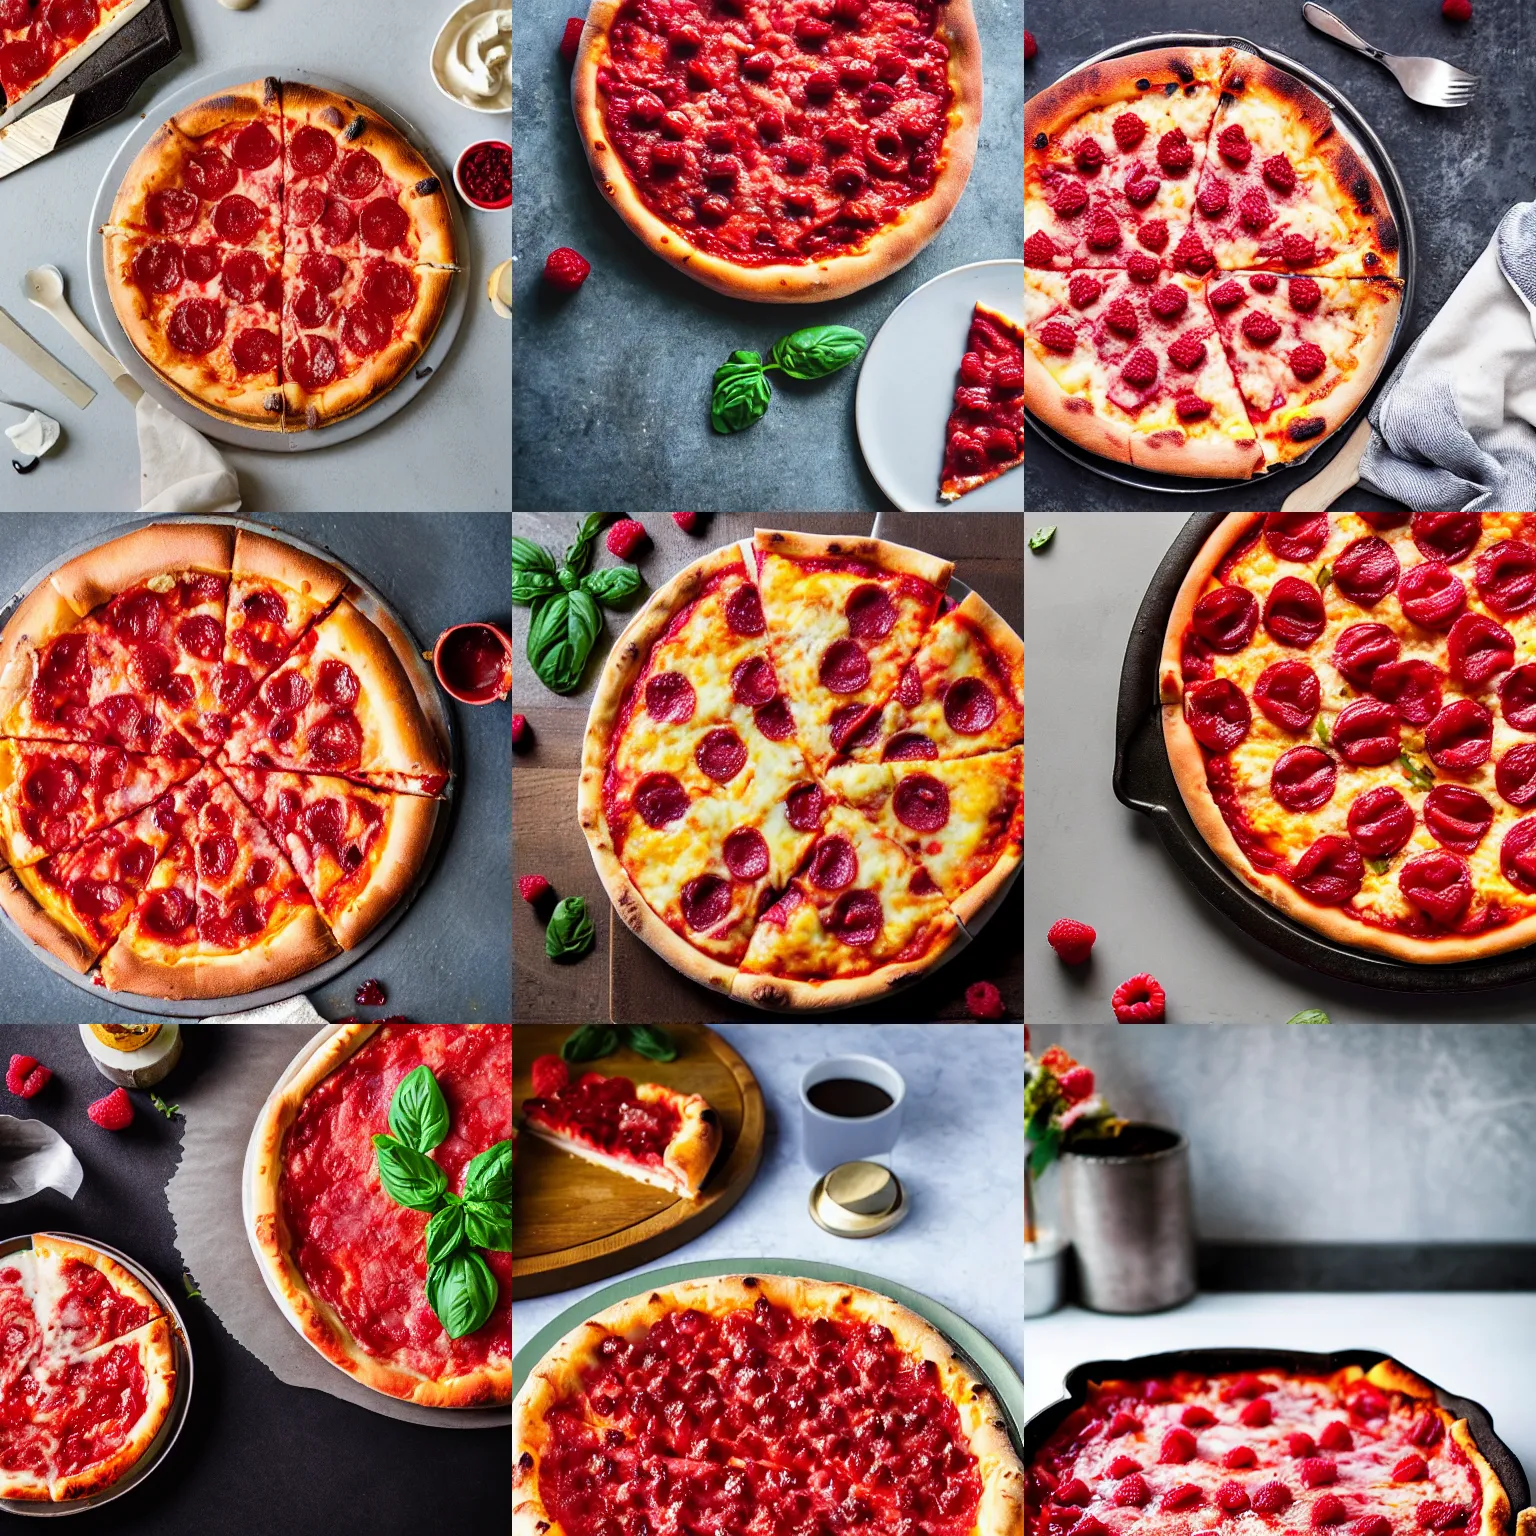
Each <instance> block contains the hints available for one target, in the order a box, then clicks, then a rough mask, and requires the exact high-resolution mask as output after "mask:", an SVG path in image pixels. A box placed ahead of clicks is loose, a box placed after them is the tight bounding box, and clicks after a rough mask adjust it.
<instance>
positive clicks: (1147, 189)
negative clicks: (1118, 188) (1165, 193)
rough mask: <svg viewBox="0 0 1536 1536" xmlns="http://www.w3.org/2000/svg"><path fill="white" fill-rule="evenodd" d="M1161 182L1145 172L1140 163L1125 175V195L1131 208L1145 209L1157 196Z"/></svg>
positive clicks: (1148, 172)
mask: <svg viewBox="0 0 1536 1536" xmlns="http://www.w3.org/2000/svg"><path fill="white" fill-rule="evenodd" d="M1160 186H1162V182H1161V181H1159V180H1158V179H1157V177H1156V176H1154V175H1152V173H1151V172H1150V171H1148V170H1146V169H1145V168H1144V167H1143V166H1142V164H1141V162H1140V161H1137V163H1136V164H1135V165H1134V166H1132V167H1131V169H1130V171H1128V172H1127V173H1126V178H1125V195H1126V199H1127V200H1128V201H1129V202H1130V204H1131V206H1132V207H1133V208H1145V207H1146V206H1147V204H1148V203H1150V202H1151V201H1152V199H1153V198H1154V197H1156V196H1157V189H1158V188H1159V187H1160Z"/></svg>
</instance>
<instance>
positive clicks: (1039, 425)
mask: <svg viewBox="0 0 1536 1536" xmlns="http://www.w3.org/2000/svg"><path fill="white" fill-rule="evenodd" d="M1180 46H1190V47H1199V48H1241V49H1243V50H1244V51H1245V52H1247V53H1252V54H1257V55H1258V57H1259V58H1261V59H1264V60H1266V61H1267V62H1268V63H1270V64H1273V65H1274V66H1275V67H1276V68H1277V69H1283V70H1285V71H1287V72H1288V73H1289V74H1292V75H1295V76H1296V77H1297V78H1298V79H1299V80H1303V81H1305V82H1306V84H1307V85H1309V86H1310V87H1311V88H1312V89H1313V90H1314V91H1316V92H1317V94H1318V95H1319V96H1321V97H1322V98H1323V100H1324V101H1325V102H1327V103H1328V106H1329V108H1330V109H1331V111H1332V112H1333V120H1334V126H1335V127H1336V128H1337V129H1338V130H1339V132H1340V133H1341V134H1342V135H1343V136H1344V138H1345V139H1346V140H1347V141H1348V143H1349V144H1350V146H1351V148H1353V149H1354V150H1355V152H1356V153H1357V154H1358V155H1359V156H1360V158H1361V159H1362V160H1364V161H1365V163H1366V164H1367V165H1368V166H1369V167H1370V168H1371V169H1372V170H1373V171H1374V172H1375V173H1376V177H1377V180H1378V181H1380V182H1381V184H1382V188H1383V189H1384V191H1385V192H1386V194H1387V202H1388V204H1389V205H1390V211H1391V214H1392V217H1393V218H1394V219H1395V220H1396V221H1397V231H1398V240H1399V244H1398V273H1397V275H1398V277H1399V278H1400V279H1401V281H1402V284H1403V302H1402V307H1401V308H1400V309H1399V310H1398V314H1397V324H1396V326H1395V327H1394V329H1393V332H1392V345H1391V346H1390V347H1388V349H1387V353H1386V356H1385V357H1384V358H1383V359H1382V363H1381V368H1380V370H1379V372H1378V373H1377V375H1376V381H1375V383H1374V384H1373V385H1372V386H1371V388H1370V389H1369V390H1368V391H1367V392H1366V395H1365V397H1364V398H1363V399H1362V400H1361V402H1360V404H1359V405H1358V406H1356V407H1355V409H1354V411H1353V412H1351V414H1350V415H1349V417H1348V419H1347V420H1345V421H1342V422H1340V423H1339V425H1338V426H1337V427H1336V428H1335V429H1334V430H1333V431H1332V432H1330V433H1329V434H1328V436H1327V437H1325V438H1323V439H1322V441H1321V442H1318V443H1316V444H1314V445H1313V446H1312V448H1310V449H1309V450H1308V451H1307V452H1306V453H1304V454H1302V455H1301V457H1300V458H1297V459H1292V460H1290V461H1289V462H1288V463H1286V464H1282V465H1277V466H1276V467H1275V468H1274V469H1271V470H1267V471H1263V472H1261V473H1259V474H1257V475H1254V476H1253V478H1252V479H1250V480H1200V479H1194V478H1191V477H1189V476H1187V475H1167V474H1162V473H1160V472H1158V471H1156V470H1150V469H1139V468H1137V467H1136V466H1135V465H1132V464H1118V463H1116V462H1115V461H1114V460H1113V459H1105V458H1100V457H1099V455H1098V454H1096V453H1090V452H1088V450H1087V449H1084V448H1080V447H1078V445H1077V444H1076V443H1074V442H1072V441H1071V440H1070V439H1069V438H1066V437H1063V436H1062V434H1061V433H1060V432H1057V431H1056V430H1055V429H1054V428H1052V427H1048V426H1046V425H1045V424H1044V423H1043V422H1042V421H1040V419H1039V418H1038V417H1036V416H1035V415H1034V414H1033V413H1032V412H1030V411H1029V410H1027V409H1026V410H1025V412H1024V419H1025V421H1026V422H1027V423H1028V425H1029V429H1030V431H1031V432H1036V433H1038V434H1039V435H1040V436H1041V437H1042V438H1043V439H1044V440H1045V441H1046V442H1048V443H1049V444H1050V445H1051V447H1053V448H1054V449H1056V451H1057V452H1058V453H1060V454H1062V455H1063V456H1064V457H1066V458H1068V459H1071V460H1072V462H1073V463H1074V464H1078V465H1080V466H1081V467H1082V468H1084V469H1086V470H1089V471H1091V472H1092V473H1093V474H1096V475H1100V476H1102V477H1103V478H1104V479H1106V480H1113V481H1115V482H1116V483H1117V484H1119V485H1129V486H1133V487H1135V488H1136V489H1137V490H1142V491H1162V492H1166V493H1169V494H1172V495H1186V496H1199V495H1205V494H1208V493H1210V492H1212V491H1229V492H1230V491H1235V490H1242V489H1243V488H1245V487H1248V486H1253V485H1263V486H1266V487H1268V488H1269V489H1270V490H1271V491H1272V492H1273V495H1274V498H1275V499H1274V505H1275V506H1279V505H1280V503H1281V501H1283V500H1284V499H1285V497H1286V496H1287V495H1288V494H1289V493H1290V492H1291V491H1292V490H1294V489H1295V488H1296V486H1297V485H1299V484H1300V483H1302V482H1303V481H1305V480H1308V479H1310V478H1311V477H1312V476H1313V475H1315V474H1317V472H1318V471H1319V470H1321V469H1322V467H1323V466H1324V465H1325V464H1327V463H1328V461H1329V460H1330V459H1332V458H1333V456H1334V455H1335V454H1336V453H1337V452H1338V451H1339V449H1340V448H1342V447H1343V446H1344V444H1345V442H1346V441H1347V440H1348V438H1349V434H1350V431H1351V430H1352V428H1353V426H1354V423H1355V422H1357V421H1359V420H1360V419H1361V418H1362V416H1363V414H1364V413H1365V412H1367V411H1369V410H1370V408H1371V402H1372V401H1373V400H1374V399H1375V396H1376V391H1377V389H1378V388H1380V386H1381V381H1382V380H1383V379H1385V378H1387V377H1388V376H1389V375H1390V374H1391V372H1392V369H1393V368H1394V367H1395V366H1396V365H1397V362H1398V359H1399V358H1400V357H1401V355H1402V354H1403V352H1405V351H1406V350H1407V347H1408V340H1409V338H1408V325H1409V317H1410V315H1412V313H1413V299H1414V293H1415V291H1416V290H1417V287H1418V267H1419V261H1418V237H1417V235H1416V234H1415V232H1414V227H1413V213H1412V210H1411V209H1410V207H1409V204H1408V189H1407V187H1406V186H1405V185H1404V184H1403V178H1402V177H1401V176H1400V175H1398V171H1397V167H1396V166H1395V165H1394V164H1393V163H1392V157H1391V156H1390V155H1389V154H1388V153H1387V150H1386V146H1385V145H1384V144H1383V143H1382V142H1381V140H1380V139H1379V138H1378V137H1377V135H1376V132H1375V130H1374V129H1373V128H1372V127H1371V125H1370V124H1369V123H1368V122H1367V121H1366V120H1365V118H1364V116H1363V115H1362V114H1361V112H1360V110H1359V109H1358V108H1357V107H1356V106H1355V104H1354V103H1353V102H1352V101H1351V100H1350V99H1349V98H1348V97H1347V96H1346V95H1345V94H1344V93H1343V92H1342V91H1341V90H1339V89H1338V88H1337V87H1336V86H1334V85H1330V84H1329V82H1328V81H1326V80H1324V79H1323V78H1322V76H1320V75H1316V74H1314V73H1313V72H1312V71H1311V70H1310V69H1308V68H1307V67H1306V65H1304V64H1298V63H1297V62H1296V60H1295V59H1293V58H1291V57H1290V55H1289V54H1284V53H1280V52H1278V51H1277V50H1275V49H1273V48H1266V47H1264V46H1263V45H1262V44H1261V43H1255V42H1251V41H1250V40H1249V39H1248V38H1246V37H1221V36H1218V35H1217V34H1215V33H1213V32H1157V33H1153V34H1151V35H1150V36H1147V37H1136V38H1132V39H1131V40H1130V41H1129V42H1125V43H1119V44H1117V45H1116V46H1115V47H1113V48H1106V49H1105V50H1104V51H1103V52H1102V53H1096V54H1094V55H1093V57H1092V58H1089V59H1084V60H1083V62H1082V63H1081V64H1079V65H1077V66H1076V69H1073V70H1068V71H1067V75H1064V76H1063V77H1062V78H1063V79H1065V78H1067V76H1068V75H1072V74H1075V73H1076V72H1077V70H1079V69H1087V68H1088V67H1089V66H1090V65H1092V64H1102V63H1105V62H1107V61H1108V60H1110V59H1118V58H1121V57H1123V56H1124V55H1126V54H1128V53H1140V52H1143V51H1144V50H1146V49H1150V48H1176V47H1180Z"/></svg>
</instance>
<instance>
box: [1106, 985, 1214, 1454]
mask: <svg viewBox="0 0 1536 1536" xmlns="http://www.w3.org/2000/svg"><path fill="white" fill-rule="evenodd" d="M1116 995H1117V996H1118V994H1116ZM1195 1450H1196V1444H1195V1437H1194V1436H1193V1435H1192V1434H1190V1432H1189V1431H1188V1430H1187V1429H1170V1430H1169V1431H1168V1433H1167V1434H1166V1435H1164V1436H1163V1443H1162V1445H1161V1446H1160V1447H1159V1448H1158V1453H1157V1459H1158V1460H1159V1461H1160V1462H1163V1463H1165V1464H1166V1465H1169V1466H1175V1467H1182V1466H1183V1465H1184V1464H1185V1463H1186V1462H1190V1461H1193V1460H1194V1459H1195Z"/></svg>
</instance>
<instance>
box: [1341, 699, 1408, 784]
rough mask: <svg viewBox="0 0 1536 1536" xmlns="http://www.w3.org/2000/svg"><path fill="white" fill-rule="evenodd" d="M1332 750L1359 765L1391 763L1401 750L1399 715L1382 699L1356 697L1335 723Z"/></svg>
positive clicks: (1361, 766)
mask: <svg viewBox="0 0 1536 1536" xmlns="http://www.w3.org/2000/svg"><path fill="white" fill-rule="evenodd" d="M1332 739H1333V749H1334V751H1335V752H1337V753H1338V754H1339V756H1340V757H1342V758H1343V759H1344V761H1345V762H1346V763H1353V764H1354V765H1355V766H1356V767H1357V768H1368V767H1375V766H1378V765H1379V764H1381V763H1390V762H1391V761H1392V759H1393V758H1394V757H1396V756H1397V754H1398V753H1399V752H1400V751H1401V750H1402V748H1401V746H1400V745H1399V740H1398V725H1397V716H1396V715H1395V714H1394V713H1393V712H1392V710H1391V709H1389V708H1388V707H1387V706H1386V705H1385V704H1383V703H1381V701H1380V700H1379V699H1356V700H1355V702H1354V703H1353V704H1346V705H1345V706H1344V708H1343V709H1341V710H1340V711H1339V714H1338V718H1337V719H1336V720H1335V721H1334V722H1333V738H1332Z"/></svg>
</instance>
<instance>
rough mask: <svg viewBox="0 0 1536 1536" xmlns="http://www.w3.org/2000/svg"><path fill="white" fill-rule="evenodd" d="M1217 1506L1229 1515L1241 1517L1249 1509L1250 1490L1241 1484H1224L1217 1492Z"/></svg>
mask: <svg viewBox="0 0 1536 1536" xmlns="http://www.w3.org/2000/svg"><path fill="white" fill-rule="evenodd" d="M1216 1504H1217V1507H1218V1508H1220V1509H1224V1510H1226V1512H1227V1513H1228V1514H1229V1515H1240V1514H1242V1512H1243V1511H1244V1510H1245V1509H1247V1508H1248V1490H1247V1489H1246V1488H1244V1487H1243V1485H1242V1484H1241V1483H1239V1482H1230V1483H1223V1484H1222V1485H1221V1487H1220V1488H1218V1489H1217V1490H1216Z"/></svg>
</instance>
